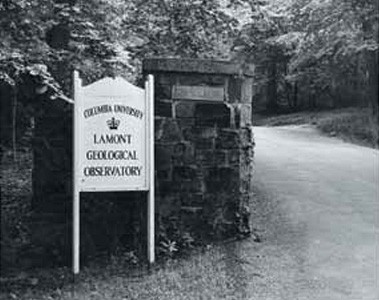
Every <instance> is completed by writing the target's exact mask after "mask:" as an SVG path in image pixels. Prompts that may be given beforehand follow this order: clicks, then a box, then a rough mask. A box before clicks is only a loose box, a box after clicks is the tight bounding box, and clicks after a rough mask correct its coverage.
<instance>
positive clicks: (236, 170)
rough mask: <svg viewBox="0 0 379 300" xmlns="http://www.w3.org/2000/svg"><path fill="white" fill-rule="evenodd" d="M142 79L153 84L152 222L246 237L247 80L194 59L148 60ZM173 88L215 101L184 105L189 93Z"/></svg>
mask: <svg viewBox="0 0 379 300" xmlns="http://www.w3.org/2000/svg"><path fill="white" fill-rule="evenodd" d="M144 72H145V74H148V73H151V74H153V75H154V77H155V143H156V146H155V147H156V151H155V157H156V190H157V195H156V196H157V207H158V215H159V217H170V216H180V220H181V224H182V226H183V227H185V228H187V229H189V230H190V231H199V233H201V232H208V233H211V234H213V235H218V236H220V235H221V236H223V235H232V234H246V233H248V232H249V230H250V228H249V224H248V219H249V207H250V202H251V201H250V200H251V195H252V190H251V189H252V187H251V181H252V174H253V162H252V159H253V155H254V152H253V151H254V139H253V132H252V126H251V121H252V110H251V109H252V108H251V107H252V106H251V99H252V79H251V77H249V76H246V74H244V73H243V71H242V70H241V69H240V68H239V67H238V66H236V65H235V64H231V63H225V62H214V61H212V62H209V61H201V60H200V61H199V60H186V61H183V60H170V59H169V60H166V59H151V60H147V61H145V64H144ZM178 87H192V88H193V89H196V88H205V89H206V88H207V87H209V88H214V87H216V88H220V89H222V90H223V98H222V99H221V98H220V99H211V100H208V99H206V97H203V98H204V99H199V98H198V97H196V98H195V99H191V92H189V93H188V94H187V95H185V96H184V98H185V99H181V98H180V97H178V96H177V95H175V92H174V90H175V89H176V88H178ZM193 94H194V95H195V96H196V93H193ZM200 98H201V97H200ZM211 98H212V97H211Z"/></svg>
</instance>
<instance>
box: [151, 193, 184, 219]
mask: <svg viewBox="0 0 379 300" xmlns="http://www.w3.org/2000/svg"><path fill="white" fill-rule="evenodd" d="M180 209H181V203H180V197H179V195H177V194H173V195H165V196H163V197H159V199H158V201H157V210H158V214H159V215H160V216H161V217H169V216H173V215H179V213H180Z"/></svg>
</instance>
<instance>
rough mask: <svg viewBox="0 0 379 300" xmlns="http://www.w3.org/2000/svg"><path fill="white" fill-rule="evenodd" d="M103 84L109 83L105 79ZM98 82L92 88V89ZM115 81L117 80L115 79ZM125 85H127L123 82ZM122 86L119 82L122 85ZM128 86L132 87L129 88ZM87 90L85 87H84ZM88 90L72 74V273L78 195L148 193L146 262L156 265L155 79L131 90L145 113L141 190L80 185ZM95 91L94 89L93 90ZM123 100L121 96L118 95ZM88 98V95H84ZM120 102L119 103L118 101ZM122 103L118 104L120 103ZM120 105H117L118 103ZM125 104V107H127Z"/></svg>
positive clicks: (76, 268)
mask: <svg viewBox="0 0 379 300" xmlns="http://www.w3.org/2000/svg"><path fill="white" fill-rule="evenodd" d="M102 80H105V81H106V80H110V82H112V81H111V79H109V78H105V79H102ZM102 80H99V81H97V82H95V83H93V84H91V85H90V86H92V85H95V84H96V83H98V82H101V81H102ZM116 80H117V78H116ZM118 80H122V81H123V82H125V84H129V83H128V82H126V81H125V80H124V79H121V78H118ZM121 83H122V82H121ZM129 85H131V84H129ZM87 87H88V86H87ZM87 87H83V86H82V80H81V79H80V77H79V73H78V71H74V73H73V94H74V100H75V101H74V109H73V111H74V112H73V148H74V151H73V206H72V208H73V229H72V233H73V239H72V242H73V257H72V269H73V273H74V274H78V273H79V271H80V193H81V192H109V191H147V258H148V262H149V263H150V264H153V263H154V262H155V189H154V186H155V167H154V131H155V130H154V77H153V75H147V78H146V81H145V89H144V90H142V89H139V88H137V87H134V86H132V88H135V89H139V90H142V91H144V95H143V99H144V109H145V112H144V113H145V124H144V137H145V145H144V146H145V151H144V162H145V168H146V171H145V177H144V182H145V184H144V185H143V186H141V184H140V185H138V184H136V185H135V186H133V185H129V186H127V188H125V187H123V186H93V187H84V185H83V184H81V182H80V181H79V179H80V178H81V177H80V173H79V172H80V171H81V165H80V162H81V157H80V155H82V151H83V143H84V142H83V141H82V136H83V133H84V129H85V126H83V121H82V119H83V117H82V112H83V99H84V96H85V94H84V91H85V89H86V88H87ZM95 90H96V89H95ZM93 96H94V97H96V98H103V97H109V96H108V95H106V94H94V95H93ZM120 96H122V95H120ZM87 97H88V95H87ZM117 101H119V100H117ZM120 101H121V100H120ZM117 103H119V102H117ZM126 104H127V103H126Z"/></svg>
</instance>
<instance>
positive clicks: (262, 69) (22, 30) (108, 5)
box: [0, 0, 378, 141]
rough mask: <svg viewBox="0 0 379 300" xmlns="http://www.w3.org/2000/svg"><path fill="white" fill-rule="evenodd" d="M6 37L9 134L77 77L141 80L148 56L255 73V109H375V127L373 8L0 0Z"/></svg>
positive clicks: (0, 76)
mask: <svg viewBox="0 0 379 300" xmlns="http://www.w3.org/2000/svg"><path fill="white" fill-rule="evenodd" d="M0 36H1V42H0V43H1V46H0V83H1V96H2V97H1V98H2V101H1V102H2V106H4V109H2V111H9V113H6V114H5V117H4V118H2V120H4V121H3V122H2V127H3V126H5V127H6V128H8V129H10V130H11V129H12V127H11V126H10V124H12V120H11V116H12V115H14V116H15V115H16V114H17V116H19V114H20V113H19V112H18V113H17V111H16V109H15V108H18V109H20V107H21V110H22V111H23V113H24V114H25V111H26V112H27V114H28V117H30V113H31V111H35V110H38V108H39V107H38V104H37V106H35V105H34V104H35V102H36V99H37V98H38V99H41V97H38V95H41V94H43V95H44V97H42V98H52V99H54V98H56V97H61V98H64V99H66V100H68V98H70V92H71V73H72V70H73V69H78V70H80V72H81V73H82V74H83V76H84V77H85V79H86V81H87V82H88V81H93V80H95V79H96V78H99V77H102V76H105V75H118V74H119V75H123V76H125V77H126V78H128V79H130V80H138V78H137V77H138V76H140V75H139V74H140V66H141V61H142V59H143V58H144V57H146V56H168V57H170V56H171V57H195V58H196V57H200V58H201V57H207V58H216V59H217V58H218V59H233V60H236V61H240V62H241V63H246V64H252V65H254V67H255V73H256V78H255V86H254V94H255V96H254V103H255V105H256V106H257V108H258V109H267V110H270V111H274V112H275V111H282V110H283V109H285V110H301V109H305V108H306V109H308V108H310V109H313V108H319V107H328V108H332V107H343V106H370V107H371V109H372V112H373V113H374V114H375V118H376V119H377V110H378V105H377V94H378V87H377V81H378V67H377V66H378V3H377V1H374V0H369V1H357V0H338V1H325V0H291V1H282V0H231V1H226V0H224V1H219V0H211V1H167V0H150V1H142V0H133V1H122V0H117V1H105V0H95V1H91V2H90V3H89V2H86V1H80V0H59V1H58V0H56V1H54V0H42V1H36V0H3V1H1V3H0ZM18 102H20V103H22V104H21V105H20V104H17V103H18ZM37 102H38V101H37ZM2 108H3V107H2ZM12 112H13V113H12ZM21 127H23V126H21ZM21 129H22V128H21ZM6 140H8V141H9V138H8V139H5V141H6Z"/></svg>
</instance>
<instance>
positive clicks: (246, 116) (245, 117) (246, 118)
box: [239, 104, 252, 127]
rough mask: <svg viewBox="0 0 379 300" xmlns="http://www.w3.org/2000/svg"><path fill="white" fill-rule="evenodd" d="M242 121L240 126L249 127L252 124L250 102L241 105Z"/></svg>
mask: <svg viewBox="0 0 379 300" xmlns="http://www.w3.org/2000/svg"><path fill="white" fill-rule="evenodd" d="M239 121H240V123H239V127H248V126H251V124H252V113H251V105H250V104H242V105H241V106H240V120H239Z"/></svg>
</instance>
